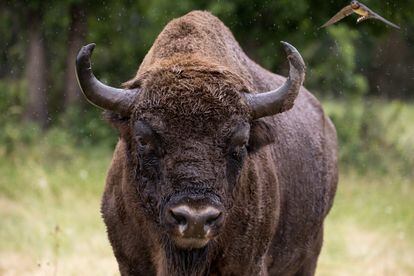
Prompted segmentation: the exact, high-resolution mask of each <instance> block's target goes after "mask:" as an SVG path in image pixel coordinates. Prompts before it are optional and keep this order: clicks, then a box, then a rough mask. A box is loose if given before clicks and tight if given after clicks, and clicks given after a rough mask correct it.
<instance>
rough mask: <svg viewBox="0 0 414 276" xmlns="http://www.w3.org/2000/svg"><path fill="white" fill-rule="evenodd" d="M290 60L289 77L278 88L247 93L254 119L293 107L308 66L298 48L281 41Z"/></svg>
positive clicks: (246, 96)
mask: <svg viewBox="0 0 414 276" xmlns="http://www.w3.org/2000/svg"><path fill="white" fill-rule="evenodd" d="M281 43H282V45H283V48H284V50H285V52H286V54H287V58H288V60H289V67H290V68H289V77H288V78H287V80H286V82H285V83H284V84H283V85H282V86H281V87H279V88H278V89H276V90H272V91H269V92H264V93H257V94H253V93H245V94H244V96H245V98H246V100H247V103H248V105H249V106H250V108H251V112H252V117H253V119H258V118H261V117H266V116H271V115H275V114H277V113H281V112H284V111H287V110H289V109H291V108H292V107H293V102H294V101H295V99H296V96H297V95H298V93H299V89H300V87H301V86H302V84H303V81H304V80H305V71H306V66H305V62H304V61H303V58H302V56H301V55H300V54H299V52H298V50H296V48H295V47H293V46H292V45H290V44H289V43H286V42H283V41H281Z"/></svg>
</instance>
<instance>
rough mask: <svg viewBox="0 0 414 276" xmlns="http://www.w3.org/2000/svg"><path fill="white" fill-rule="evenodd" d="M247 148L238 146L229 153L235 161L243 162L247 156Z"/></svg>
mask: <svg viewBox="0 0 414 276" xmlns="http://www.w3.org/2000/svg"><path fill="white" fill-rule="evenodd" d="M246 151H247V149H246V146H245V145H244V146H236V147H234V148H232V149H231V150H230V152H229V156H230V158H231V159H232V160H233V161H236V162H241V161H242V160H243V158H244V156H245V155H246Z"/></svg>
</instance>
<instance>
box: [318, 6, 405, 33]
mask: <svg viewBox="0 0 414 276" xmlns="http://www.w3.org/2000/svg"><path fill="white" fill-rule="evenodd" d="M352 13H356V14H358V15H360V17H359V18H358V19H357V23H360V22H362V21H364V20H367V19H371V18H372V19H377V20H380V21H382V22H384V23H385V24H388V25H390V26H392V27H394V28H397V29H399V28H400V27H399V26H397V25H395V24H394V23H392V22H390V21H388V20H387V19H385V18H383V17H382V16H380V15H379V14H377V13H375V12H373V11H372V10H371V9H370V8H368V7H367V6H365V5H364V4H362V3H359V2H358V1H352V2H351V4H349V5H348V6H346V7H345V8H343V9H342V10H340V11H339V12H338V13H337V14H335V15H334V16H333V17H332V18H331V19H329V21H328V22H326V23H325V24H323V25H322V26H321V28H324V27H328V26H330V25H332V24H335V23H336V22H338V21H339V20H341V19H343V18H345V17H347V16H348V15H350V14H352Z"/></svg>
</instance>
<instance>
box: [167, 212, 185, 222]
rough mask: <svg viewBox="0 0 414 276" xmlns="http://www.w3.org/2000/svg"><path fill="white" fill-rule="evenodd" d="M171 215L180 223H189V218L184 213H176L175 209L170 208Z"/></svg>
mask: <svg viewBox="0 0 414 276" xmlns="http://www.w3.org/2000/svg"><path fill="white" fill-rule="evenodd" d="M169 212H170V216H171V217H172V218H173V219H174V220H175V221H176V222H177V224H179V225H186V224H187V218H186V217H185V215H184V214H180V213H175V212H174V211H173V210H170V211H169Z"/></svg>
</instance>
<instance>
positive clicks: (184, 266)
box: [162, 237, 212, 276]
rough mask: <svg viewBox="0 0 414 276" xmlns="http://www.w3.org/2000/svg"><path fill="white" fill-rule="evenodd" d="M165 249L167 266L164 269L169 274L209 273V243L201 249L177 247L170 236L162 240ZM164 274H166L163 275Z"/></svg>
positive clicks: (198, 275)
mask: <svg viewBox="0 0 414 276" xmlns="http://www.w3.org/2000/svg"><path fill="white" fill-rule="evenodd" d="M162 244H163V248H164V250H165V259H166V260H165V262H166V266H165V268H164V271H165V272H166V274H165V276H167V275H184V276H187V275H188V276H190V275H197V276H202V275H209V274H210V271H209V268H210V264H209V259H211V258H210V257H209V254H211V251H212V250H210V248H209V247H211V245H207V246H206V247H203V248H200V249H192V250H183V249H180V248H177V247H176V246H175V245H174V244H173V243H172V242H171V240H170V239H169V238H168V237H165V239H164V240H163V241H162ZM163 276H164V275H163Z"/></svg>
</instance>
